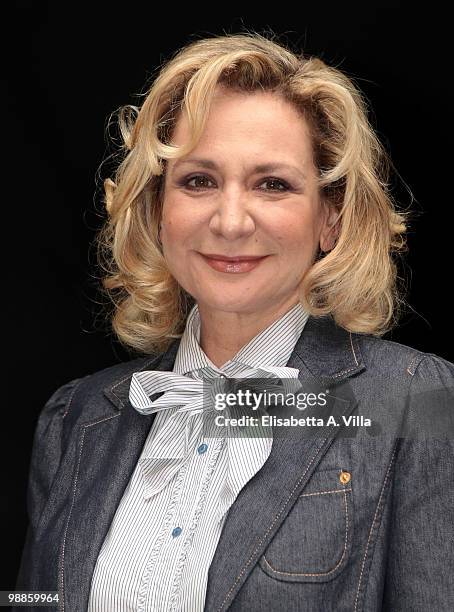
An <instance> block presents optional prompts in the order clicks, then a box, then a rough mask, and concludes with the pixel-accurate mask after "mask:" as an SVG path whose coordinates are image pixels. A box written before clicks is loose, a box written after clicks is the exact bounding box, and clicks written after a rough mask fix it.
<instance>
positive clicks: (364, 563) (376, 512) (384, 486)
mask: <svg viewBox="0 0 454 612" xmlns="http://www.w3.org/2000/svg"><path fill="white" fill-rule="evenodd" d="M396 450H397V442H396V444H395V445H394V451H393V454H392V455H391V460H390V462H389V466H388V470H387V472H386V476H385V480H384V482H383V486H382V489H381V492H380V497H379V498H378V502H377V507H376V508H375V514H374V518H373V520H372V524H371V526H370V530H369V537H368V538H367V544H366V550H365V551H364V557H363V562H362V565H361V573H360V575H359V580H358V588H357V590H356V598H355V608H354V612H356V610H357V609H358V599H359V590H360V588H361V580H362V578H363V572H364V566H365V565H366V557H367V551H368V548H369V544H370V540H371V537H372V531H373V528H374V524H375V521H376V518H377V514H378V508H379V506H380V503H381V500H382V497H383V493H384V491H385V488H386V483H387V482H388V477H389V473H390V471H391V466H392V464H393V460H394V456H395V454H396Z"/></svg>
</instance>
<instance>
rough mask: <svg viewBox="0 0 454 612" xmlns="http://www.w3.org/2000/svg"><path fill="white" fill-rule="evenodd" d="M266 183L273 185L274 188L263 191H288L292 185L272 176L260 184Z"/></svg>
mask: <svg viewBox="0 0 454 612" xmlns="http://www.w3.org/2000/svg"><path fill="white" fill-rule="evenodd" d="M264 183H268V184H272V185H274V187H271V188H270V189H264V190H263V191H288V190H289V189H290V185H288V184H287V183H286V182H285V181H282V180H281V179H278V178H274V177H272V176H269V177H268V178H266V179H265V180H264V181H263V182H262V183H260V184H261V185H263V184H264Z"/></svg>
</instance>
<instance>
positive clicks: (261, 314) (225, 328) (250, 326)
mask: <svg viewBox="0 0 454 612" xmlns="http://www.w3.org/2000/svg"><path fill="white" fill-rule="evenodd" d="M297 303H298V299H295V297H294V296H292V298H291V299H289V300H287V301H285V302H284V303H281V304H279V305H274V306H273V308H269V309H267V310H263V311H255V312H225V311H220V310H213V309H211V308H207V307H205V306H204V305H203V304H200V303H199V304H198V309H199V315H200V346H201V348H202V350H203V351H204V353H205V354H206V355H207V357H208V358H209V359H210V360H211V361H212V362H213V363H214V365H215V366H216V367H218V368H221V367H222V366H223V365H224V364H225V363H226V362H227V361H229V360H230V359H232V357H234V356H235V355H236V354H237V353H238V351H239V350H240V349H241V348H243V346H245V345H246V344H248V342H250V341H251V340H252V338H255V336H257V335H258V334H259V333H261V332H262V331H263V330H265V329H266V328H267V327H269V326H270V325H271V324H272V323H274V322H275V321H277V320H278V319H279V318H280V317H282V316H283V315H284V314H286V313H287V312H288V311H289V310H290V309H291V308H293V306H295V304H297Z"/></svg>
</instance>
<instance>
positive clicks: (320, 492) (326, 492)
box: [300, 487, 351, 497]
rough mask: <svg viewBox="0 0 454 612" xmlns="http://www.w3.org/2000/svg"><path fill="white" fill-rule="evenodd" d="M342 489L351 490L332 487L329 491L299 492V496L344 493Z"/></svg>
mask: <svg viewBox="0 0 454 612" xmlns="http://www.w3.org/2000/svg"><path fill="white" fill-rule="evenodd" d="M344 491H351V487H350V488H349V489H332V490H331V491H317V492H316V493H301V495H300V497H310V496H311V495H327V494H328V493H344Z"/></svg>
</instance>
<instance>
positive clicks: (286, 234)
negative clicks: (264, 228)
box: [273, 217, 318, 256]
mask: <svg viewBox="0 0 454 612" xmlns="http://www.w3.org/2000/svg"><path fill="white" fill-rule="evenodd" d="M273 233H274V235H275V238H276V241H277V242H278V243H279V244H280V246H281V247H282V250H283V252H285V251H286V252H287V253H288V254H289V255H290V254H292V256H293V255H294V253H295V252H297V253H298V254H299V255H300V256H304V255H305V254H308V253H311V252H312V250H313V249H314V247H315V246H316V245H317V244H318V242H317V240H318V239H317V228H316V226H315V224H314V222H313V220H312V219H311V220H306V221H305V220H304V219H301V217H298V218H295V219H287V222H286V223H285V224H284V223H282V224H280V225H279V226H277V227H276V225H274V228H273Z"/></svg>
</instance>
